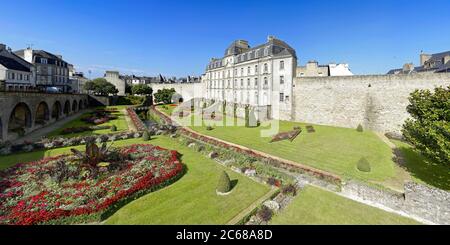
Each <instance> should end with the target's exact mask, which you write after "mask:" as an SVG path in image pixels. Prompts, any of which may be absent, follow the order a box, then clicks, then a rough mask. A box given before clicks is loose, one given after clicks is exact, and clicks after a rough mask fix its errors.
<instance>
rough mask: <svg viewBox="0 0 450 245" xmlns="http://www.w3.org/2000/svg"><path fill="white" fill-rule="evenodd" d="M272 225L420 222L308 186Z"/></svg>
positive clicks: (276, 217)
mask: <svg viewBox="0 0 450 245" xmlns="http://www.w3.org/2000/svg"><path fill="white" fill-rule="evenodd" d="M271 224H276V225H295V224H317V225H319V224H320V225H325V224H336V225H338V224H340V225H353V224H354V225H390V224H391V225H393V224H419V223H418V222H416V221H415V220H412V219H409V218H405V217H402V216H400V215H397V214H394V213H389V212H386V211H384V210H381V209H378V208H374V207H371V206H368V205H365V204H362V203H359V202H355V201H353V200H350V199H347V198H345V197H341V196H339V195H337V194H335V193H332V192H329V191H325V190H322V189H319V188H317V187H312V186H307V187H306V188H305V189H303V190H302V191H301V192H300V193H299V194H298V196H297V197H295V199H294V200H293V201H292V202H291V203H290V204H289V205H288V207H287V208H286V209H285V210H283V211H282V212H280V213H279V214H277V215H275V216H274V217H273V219H272V221H271Z"/></svg>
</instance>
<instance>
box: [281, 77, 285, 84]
mask: <svg viewBox="0 0 450 245" xmlns="http://www.w3.org/2000/svg"><path fill="white" fill-rule="evenodd" d="M280 84H284V76H280Z"/></svg>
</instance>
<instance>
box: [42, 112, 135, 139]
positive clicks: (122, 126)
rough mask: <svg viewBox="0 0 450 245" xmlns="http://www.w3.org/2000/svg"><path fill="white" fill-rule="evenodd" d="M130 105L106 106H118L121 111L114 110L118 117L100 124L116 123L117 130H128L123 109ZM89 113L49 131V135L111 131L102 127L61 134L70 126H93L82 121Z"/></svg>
mask: <svg viewBox="0 0 450 245" xmlns="http://www.w3.org/2000/svg"><path fill="white" fill-rule="evenodd" d="M126 107H128V106H107V107H105V108H106V109H108V108H116V109H118V110H119V112H114V113H112V114H113V115H116V116H117V117H118V118H117V119H114V120H111V121H108V122H106V123H104V124H101V125H99V126H112V125H116V127H117V132H120V131H125V130H128V124H127V122H126V120H125V115H124V114H123V113H122V111H121V110H122V109H124V108H126ZM86 114H88V113H85V114H83V115H81V116H80V117H78V118H77V119H75V120H72V121H70V122H68V123H66V124H64V125H63V126H62V127H61V128H59V129H57V130H54V131H53V132H51V133H49V134H48V135H47V136H48V137H54V136H63V137H75V136H85V135H92V134H108V133H111V129H101V130H94V131H86V132H82V133H75V134H66V135H61V131H62V130H63V129H64V128H70V127H80V126H92V124H89V123H86V122H83V121H81V117H82V116H84V115H86Z"/></svg>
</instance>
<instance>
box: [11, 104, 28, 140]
mask: <svg viewBox="0 0 450 245" xmlns="http://www.w3.org/2000/svg"><path fill="white" fill-rule="evenodd" d="M32 122H33V121H32V115H31V110H30V107H29V106H28V105H27V104H25V103H23V102H20V103H18V104H17V105H16V106H15V107H14V109H13V110H12V111H11V114H10V116H9V121H8V134H10V133H13V134H17V135H18V136H22V135H24V134H25V132H26V129H27V128H31V126H32Z"/></svg>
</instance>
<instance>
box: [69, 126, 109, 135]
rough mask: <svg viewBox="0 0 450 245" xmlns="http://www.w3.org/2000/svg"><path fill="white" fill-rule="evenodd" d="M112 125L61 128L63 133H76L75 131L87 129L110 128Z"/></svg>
mask: <svg viewBox="0 0 450 245" xmlns="http://www.w3.org/2000/svg"><path fill="white" fill-rule="evenodd" d="M109 128H111V126H81V127H71V128H64V129H63V130H61V134H63V135H65V134H75V133H82V132H86V131H94V130H101V129H109Z"/></svg>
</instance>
